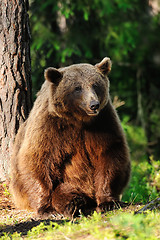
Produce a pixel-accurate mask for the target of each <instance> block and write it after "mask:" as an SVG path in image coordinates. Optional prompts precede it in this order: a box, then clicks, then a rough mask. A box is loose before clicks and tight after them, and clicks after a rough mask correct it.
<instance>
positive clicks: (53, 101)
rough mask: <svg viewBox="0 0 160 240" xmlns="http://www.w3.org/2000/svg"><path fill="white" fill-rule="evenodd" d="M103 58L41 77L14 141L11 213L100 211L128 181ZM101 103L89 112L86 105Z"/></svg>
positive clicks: (125, 156)
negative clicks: (22, 210)
mask: <svg viewBox="0 0 160 240" xmlns="http://www.w3.org/2000/svg"><path fill="white" fill-rule="evenodd" d="M110 69H111V62H110V59H109V58H105V59H103V60H102V62H101V63H99V64H97V65H96V66H92V65H90V64H77V65H71V66H69V67H66V68H61V69H59V70H57V69H54V68H49V69H47V70H46V71H45V78H46V81H45V82H44V84H43V86H42V88H41V90H40V92H39V93H38V97H37V99H36V101H35V104H34V107H33V109H32V111H31V113H30V115H29V118H28V119H27V121H26V122H25V123H24V124H23V125H22V126H21V128H20V129H19V132H18V134H17V136H16V140H15V145H14V151H13V157H12V161H11V173H12V180H11V191H12V193H13V197H14V201H15V204H16V206H18V207H20V208H28V209H33V210H36V211H37V212H38V213H40V214H45V213H57V212H58V213H61V214H64V215H67V216H71V215H73V214H74V215H77V214H78V213H79V209H81V211H82V212H84V213H85V211H86V210H88V209H90V208H92V207H93V208H97V210H100V211H104V210H106V209H107V208H108V205H111V204H112V203H113V202H114V201H119V200H120V195H121V194H122V193H123V190H124V188H125V186H126V185H127V183H128V180H129V176H130V160H129V153H128V147H127V144H126V140H125V136H124V134H123V130H122V128H121V125H120V121H119V119H118V116H117V114H116V112H115V110H114V108H113V106H112V103H111V101H110V98H109V80H108V78H107V76H106V75H107V74H108V72H109V71H110ZM95 102H96V103H99V107H98V109H96V110H91V104H92V103H95Z"/></svg>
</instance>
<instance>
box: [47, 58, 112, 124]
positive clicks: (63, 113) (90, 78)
mask: <svg viewBox="0 0 160 240" xmlns="http://www.w3.org/2000/svg"><path fill="white" fill-rule="evenodd" d="M111 65H112V64H111V60H110V58H107V57H106V58H104V59H103V60H102V61H101V62H100V63H98V64H96V65H95V66H93V65H90V64H75V65H71V66H69V67H64V68H60V69H55V68H52V67H50V68H47V69H46V70H45V74H44V75H45V79H46V81H48V82H49V85H50V93H49V112H50V113H51V114H54V115H55V114H56V115H57V116H58V117H61V118H65V119H74V120H76V121H78V120H79V121H84V122H85V121H86V122H87V121H90V120H91V119H92V118H94V117H95V116H97V115H98V114H99V112H100V111H101V110H102V109H103V108H104V107H105V105H106V104H107V102H108V99H109V80H108V78H107V75H108V73H109V72H110V70H111Z"/></svg>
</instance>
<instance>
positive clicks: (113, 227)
mask: <svg viewBox="0 0 160 240" xmlns="http://www.w3.org/2000/svg"><path fill="white" fill-rule="evenodd" d="M159 226H160V213H158V212H148V213H147V214H145V215H144V214H137V215H135V214H134V213H133V212H128V211H127V212H126V211H124V210H121V209H120V210H118V211H113V212H108V213H106V215H101V214H100V213H96V212H94V213H93V215H92V216H91V217H88V218H86V217H81V218H80V219H78V220H76V221H75V222H71V221H69V222H67V221H66V222H63V223H61V224H58V223H56V222H52V221H50V223H49V224H48V223H47V222H45V221H44V222H41V223H40V224H39V225H38V226H37V227H33V228H32V229H31V230H30V231H28V233H27V235H25V236H21V234H18V233H14V234H9V233H7V234H5V236H2V237H1V238H0V239H2V240H8V239H13V240H14V239H16V240H18V239H46V240H49V239H54V240H62V239H67V240H69V239H77V240H83V239H92V240H94V239H101V240H106V239H110V240H112V239H133V240H140V239H141V240H143V239H147V240H154V239H158V238H159V237H160V229H159Z"/></svg>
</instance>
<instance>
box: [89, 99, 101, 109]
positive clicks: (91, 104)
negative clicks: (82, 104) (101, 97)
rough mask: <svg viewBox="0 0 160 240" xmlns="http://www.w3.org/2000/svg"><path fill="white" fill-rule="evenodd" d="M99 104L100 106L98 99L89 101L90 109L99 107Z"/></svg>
mask: <svg viewBox="0 0 160 240" xmlns="http://www.w3.org/2000/svg"><path fill="white" fill-rule="evenodd" d="M99 106H100V104H99V101H91V103H90V109H91V110H97V109H98V108H99Z"/></svg>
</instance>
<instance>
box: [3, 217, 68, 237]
mask: <svg viewBox="0 0 160 240" xmlns="http://www.w3.org/2000/svg"><path fill="white" fill-rule="evenodd" d="M66 221H68V220H50V219H47V220H31V221H27V222H21V223H18V224H15V225H5V226H4V227H1V228H0V237H2V236H4V234H5V233H8V234H13V233H15V232H17V233H20V234H21V236H24V235H27V233H28V231H30V230H31V229H32V228H33V227H37V226H38V225H39V224H40V223H44V224H45V225H46V226H47V225H50V223H51V222H52V223H53V225H54V223H57V224H64V223H66Z"/></svg>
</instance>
